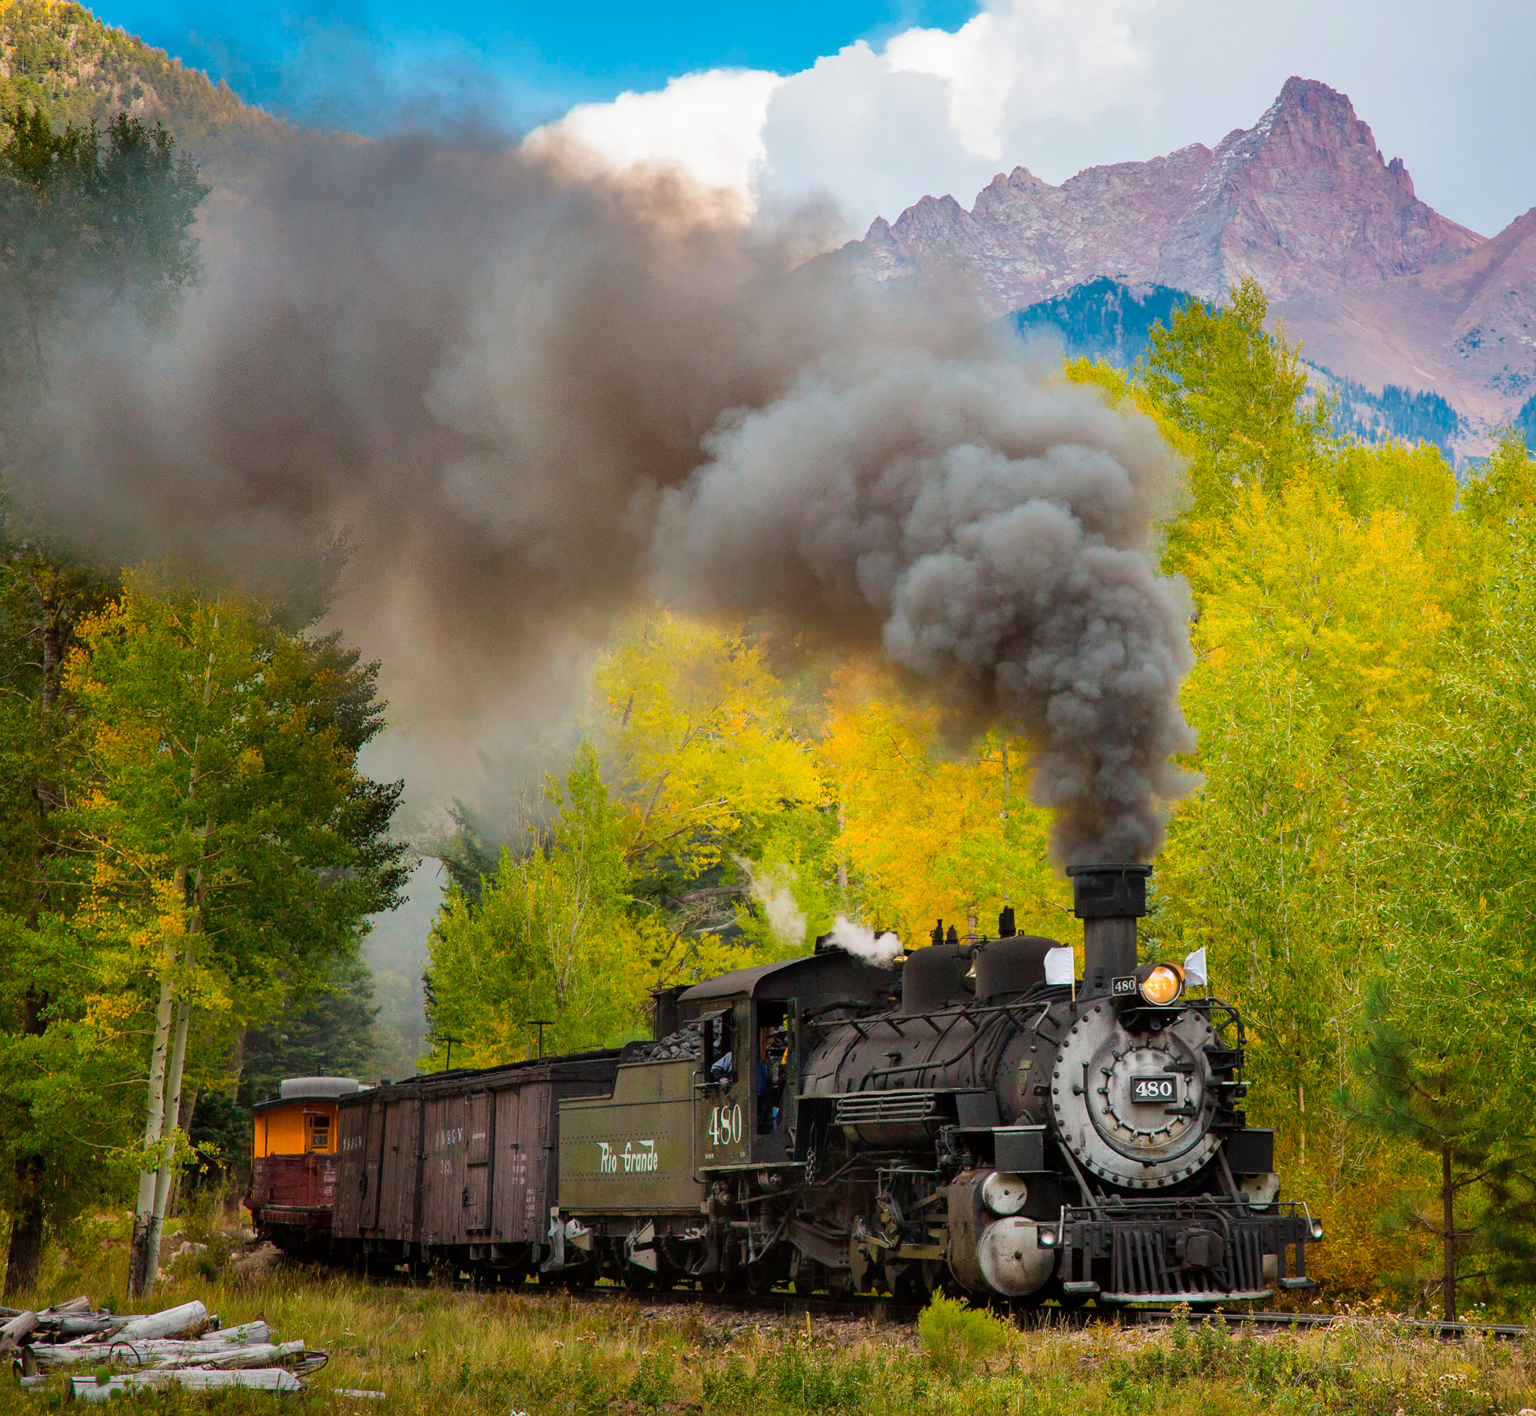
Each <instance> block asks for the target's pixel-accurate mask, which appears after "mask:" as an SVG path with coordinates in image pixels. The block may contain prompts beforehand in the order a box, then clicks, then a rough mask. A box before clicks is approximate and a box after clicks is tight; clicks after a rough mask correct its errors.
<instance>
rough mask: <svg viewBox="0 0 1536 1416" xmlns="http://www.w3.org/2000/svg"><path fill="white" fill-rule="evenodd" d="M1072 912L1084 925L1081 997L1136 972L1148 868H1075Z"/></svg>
mask: <svg viewBox="0 0 1536 1416" xmlns="http://www.w3.org/2000/svg"><path fill="white" fill-rule="evenodd" d="M1067 874H1068V875H1069V876H1070V877H1071V879H1072V912H1073V913H1074V914H1075V915H1076V916H1077V917H1078V918H1079V919H1080V920H1082V922H1083V996H1084V997H1087V998H1096V997H1100V996H1102V995H1103V994H1106V993H1108V992H1109V991H1110V984H1111V982H1112V980H1114V979H1116V978H1125V977H1128V976H1129V975H1131V974H1134V973H1135V972H1136V921H1137V920H1138V919H1140V918H1141V917H1142V916H1143V915H1144V914H1146V912H1147V877H1148V876H1149V875H1151V874H1152V867H1151V866H1150V865H1071V866H1068V867H1067Z"/></svg>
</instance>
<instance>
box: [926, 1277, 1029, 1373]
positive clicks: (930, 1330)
mask: <svg viewBox="0 0 1536 1416" xmlns="http://www.w3.org/2000/svg"><path fill="white" fill-rule="evenodd" d="M917 1330H918V1333H919V1335H920V1336H921V1337H922V1340H923V1351H924V1353H925V1354H926V1355H927V1357H928V1360H929V1361H930V1362H931V1363H932V1364H933V1365H934V1366H935V1367H937V1368H938V1369H939V1370H940V1371H943V1372H952V1373H953V1372H960V1371H962V1370H964V1369H965V1368H967V1367H970V1366H972V1365H974V1364H975V1363H977V1362H979V1361H981V1360H982V1359H983V1358H984V1357H987V1356H989V1355H990V1354H991V1353H993V1352H996V1351H997V1349H998V1348H999V1347H1001V1346H1002V1345H1003V1343H1004V1342H1005V1341H1006V1340H1007V1335H1008V1329H1007V1327H1005V1326H1004V1324H1003V1323H1001V1322H1000V1321H999V1320H998V1319H997V1318H996V1317H994V1316H993V1315H992V1314H991V1313H989V1312H986V1311H985V1310H983V1309H979V1308H973V1307H971V1305H970V1304H969V1303H966V1302H965V1301H964V1300H963V1299H959V1298H946V1297H945V1296H944V1295H943V1294H942V1293H935V1294H934V1295H933V1298H932V1300H931V1301H930V1302H929V1304H928V1306H927V1307H926V1308H924V1309H923V1312H922V1316H921V1317H919V1318H918V1320H917Z"/></svg>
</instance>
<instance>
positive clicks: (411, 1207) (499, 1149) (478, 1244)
mask: <svg viewBox="0 0 1536 1416" xmlns="http://www.w3.org/2000/svg"><path fill="white" fill-rule="evenodd" d="M618 1060H619V1053H618V1052H617V1051H603V1052H589V1053H582V1054H578V1055H576V1056H573V1057H562V1058H558V1059H550V1060H546V1061H534V1062H523V1063H516V1064H513V1065H510V1066H506V1067H492V1068H487V1069H484V1070H473V1071H471V1070H455V1071H452V1072H439V1073H436V1074H434V1075H430V1076H424V1077H416V1078H413V1079H412V1080H410V1081H407V1082H400V1083H397V1084H395V1085H393V1086H381V1087H375V1088H373V1089H372V1090H370V1091H367V1092H363V1093H360V1094H357V1095H354V1096H350V1097H345V1098H342V1099H341V1104H340V1107H339V1111H338V1118H337V1134H338V1150H337V1176H336V1204H335V1215H334V1220H333V1223H332V1231H331V1232H332V1244H333V1247H334V1249H335V1251H336V1253H337V1256H338V1257H345V1258H351V1259H352V1260H353V1261H354V1262H356V1263H357V1264H358V1265H359V1266H360V1267H367V1268H369V1269H372V1270H374V1271H381V1272H382V1271H391V1270H393V1269H395V1268H396V1267H398V1266H400V1265H402V1264H405V1265H409V1266H411V1267H413V1268H425V1267H427V1266H428V1265H430V1264H431V1263H432V1262H433V1261H434V1260H442V1261H444V1262H448V1263H453V1264H457V1265H461V1266H470V1267H473V1268H474V1269H476V1270H477V1271H480V1272H482V1273H488V1274H492V1275H497V1276H503V1277H507V1278H516V1277H521V1276H522V1275H524V1274H527V1273H531V1272H533V1271H534V1270H536V1269H537V1268H538V1266H539V1264H540V1262H541V1261H542V1259H543V1258H544V1257H545V1256H546V1254H547V1252H548V1248H549V1240H550V1235H549V1228H550V1215H549V1206H550V1205H551V1204H552V1203H553V1197H554V1196H555V1194H556V1192H557V1186H558V1171H559V1156H560V1103H561V1102H562V1101H564V1100H567V1099H570V1098H578V1097H593V1096H607V1095H608V1094H609V1093H610V1092H611V1091H612V1090H613V1084H614V1077H615V1074H616V1073H617V1070H618Z"/></svg>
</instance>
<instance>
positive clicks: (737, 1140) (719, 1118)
mask: <svg viewBox="0 0 1536 1416" xmlns="http://www.w3.org/2000/svg"><path fill="white" fill-rule="evenodd" d="M708 1130H709V1139H710V1143H711V1144H712V1145H717V1146H739V1145H740V1144H741V1104H740V1103H739V1102H736V1103H731V1102H727V1103H726V1104H725V1105H724V1106H716V1107H714V1108H713V1109H712V1110H711V1111H710V1113H709V1127H708Z"/></svg>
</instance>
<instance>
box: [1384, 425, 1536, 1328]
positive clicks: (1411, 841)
mask: <svg viewBox="0 0 1536 1416" xmlns="http://www.w3.org/2000/svg"><path fill="white" fill-rule="evenodd" d="M1523 454H1524V447H1523V445H1521V444H1518V443H1517V442H1516V441H1515V440H1513V439H1510V438H1506V439H1505V441H1504V443H1503V445H1502V446H1501V447H1500V448H1499V449H1498V451H1497V452H1496V453H1495V455H1494V457H1493V458H1492V459H1490V461H1489V463H1488V464H1487V466H1486V470H1485V472H1484V474H1483V477H1482V478H1481V479H1480V480H1479V481H1478V482H1474V483H1472V484H1470V485H1469V486H1468V487H1467V488H1466V490H1465V493H1464V502H1465V503H1466V504H1467V508H1468V512H1469V514H1470V515H1472V516H1473V517H1475V518H1476V519H1477V520H1478V522H1479V523H1480V525H1481V526H1482V527H1483V528H1485V529H1486V530H1487V531H1488V533H1489V535H1488V544H1487V546H1486V548H1485V549H1486V554H1487V556H1488V558H1489V560H1490V562H1491V563H1492V564H1493V565H1495V566H1496V567H1497V568H1496V570H1495V571H1494V573H1493V574H1492V576H1491V578H1490V581H1489V583H1488V584H1487V586H1486V593H1485V594H1484V596H1483V597H1482V599H1481V602H1480V611H1481V613H1480V614H1479V617H1478V620H1477V622H1476V624H1475V625H1474V626H1473V627H1472V628H1473V629H1474V631H1475V632H1474V633H1472V634H1469V635H1468V636H1466V637H1465V638H1464V639H1462V640H1461V641H1460V642H1458V643H1456V644H1454V645H1452V646H1451V647H1450V648H1449V649H1448V651H1447V652H1446V654H1445V655H1444V656H1443V663H1442V665H1441V667H1440V672H1439V674H1438V676H1437V683H1436V686H1435V694H1434V698H1433V701H1432V702H1431V703H1430V704H1429V705H1428V710H1427V711H1425V712H1421V713H1416V714H1414V715H1412V716H1411V717H1407V718H1406V719H1405V721H1404V722H1403V723H1402V724H1401V725H1400V727H1399V730H1398V731H1397V732H1396V733H1395V734H1393V735H1392V736H1391V737H1390V738H1389V739H1388V740H1387V741H1385V742H1384V743H1383V745H1382V748H1381V750H1380V751H1379V752H1378V753H1377V754H1376V755H1375V762H1374V767H1375V771H1374V773H1373V775H1372V780H1371V783H1370V787H1369V790H1368V791H1366V792H1365V793H1363V799H1362V802H1361V811H1360V816H1361V824H1360V826H1359V828H1358V836H1359V838H1360V850H1359V855H1360V857H1361V858H1362V860H1363V861H1364V862H1365V863H1366V864H1365V866H1364V868H1363V869H1362V874H1364V873H1365V871H1366V870H1369V871H1370V872H1371V874H1370V875H1369V876H1368V877H1367V882H1368V883H1369V884H1370V885H1373V886H1374V887H1375V888H1374V890H1373V891H1372V895H1371V898H1372V900H1373V903H1374V905H1375V908H1376V909H1377V910H1378V911H1379V912H1380V916H1381V930H1380V933H1381V936H1382V938H1383V939H1384V940H1385V941H1386V942H1385V947H1383V948H1382V949H1381V951H1380V952H1379V954H1378V956H1377V959H1376V960H1375V967H1374V969H1373V971H1372V973H1373V980H1372V991H1371V994H1370V1000H1369V1007H1368V1009H1367V1016H1366V1020H1365V1028H1364V1032H1363V1037H1362V1042H1361V1045H1360V1049H1359V1053H1358V1069H1357V1070H1358V1074H1359V1078H1360V1081H1359V1088H1358V1092H1357V1093H1356V1095H1355V1097H1354V1104H1355V1105H1356V1106H1357V1107H1358V1108H1359V1110H1360V1113H1361V1114H1362V1115H1363V1116H1364V1117H1365V1118H1366V1119H1367V1120H1368V1121H1370V1122H1371V1123H1372V1124H1374V1125H1375V1126H1377V1127H1378V1128H1379V1129H1381V1130H1382V1131H1384V1132H1385V1133H1386V1134H1388V1135H1391V1136H1395V1137H1399V1138H1401V1139H1404V1140H1407V1141H1410V1142H1411V1143H1413V1144H1414V1145H1415V1146H1417V1147H1419V1148H1421V1149H1422V1150H1424V1151H1425V1152H1427V1154H1428V1159H1429V1160H1430V1162H1431V1165H1430V1169H1431V1170H1432V1171H1434V1172H1436V1173H1435V1174H1433V1175H1431V1176H1428V1177H1426V1184H1425V1185H1424V1186H1423V1187H1422V1190H1421V1191H1420V1193H1419V1195H1415V1194H1414V1193H1413V1191H1412V1190H1409V1191H1408V1192H1407V1193H1405V1195H1404V1196H1403V1201H1404V1203H1405V1205H1408V1206H1411V1205H1412V1204H1413V1203H1414V1202H1415V1201H1416V1200H1419V1199H1421V1198H1423V1197H1424V1196H1428V1201H1427V1202H1426V1203H1423V1204H1421V1205H1420V1207H1419V1214H1418V1217H1419V1220H1420V1222H1421V1223H1423V1224H1424V1225H1425V1226H1426V1227H1428V1228H1431V1229H1433V1230H1435V1231H1436V1232H1438V1233H1440V1234H1441V1236H1442V1239H1443V1240H1444V1241H1445V1244H1444V1250H1445V1252H1444V1264H1443V1269H1442V1279H1441V1282H1442V1286H1443V1292H1444V1299H1445V1304H1446V1310H1447V1312H1449V1311H1451V1309H1452V1308H1453V1307H1454V1304H1455V1277H1456V1275H1457V1273H1458V1271H1460V1272H1463V1273H1465V1272H1469V1271H1477V1272H1480V1273H1488V1274H1491V1276H1492V1277H1493V1278H1494V1279H1495V1280H1496V1281H1497V1280H1502V1281H1504V1282H1505V1283H1507V1282H1508V1281H1509V1280H1510V1278H1511V1277H1512V1276H1514V1275H1516V1274H1519V1273H1521V1272H1523V1271H1528V1269H1527V1267H1526V1266H1527V1265H1528V1263H1529V1261H1530V1257H1531V1254H1532V1248H1533V1245H1532V1232H1533V1231H1532V1228H1531V1224H1532V1220H1533V1218H1536V1188H1533V1187H1536V1135H1533V1128H1532V1124H1531V1121H1530V1116H1529V1112H1530V1104H1529V1096H1530V1092H1531V1089H1532V1086H1533V1084H1536V1060H1533V1052H1532V1048H1531V1045H1530V1040H1531V1038H1532V1037H1533V1036H1536V942H1533V941H1532V938H1531V933H1530V923H1529V922H1530V919H1531V917H1532V912H1533V910H1536V879H1533V878H1532V874H1531V868H1530V862H1531V861H1532V859H1536V806H1533V801H1536V764H1532V762H1531V761H1530V760H1529V757H1530V753H1529V746H1530V743H1531V742H1532V740H1533V737H1536V651H1533V644H1536V523H1533V520H1532V517H1531V512H1532V510H1533V502H1532V500H1531V499H1530V495H1529V493H1530V491H1532V490H1536V475H1533V474H1536V463H1533V462H1532V461H1531V460H1530V459H1529V458H1528V457H1526V456H1524V455H1523ZM1435 1182H1438V1183H1435ZM1458 1203H1460V1205H1461V1208H1460V1210H1459V1211H1458V1209H1457V1205H1458Z"/></svg>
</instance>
